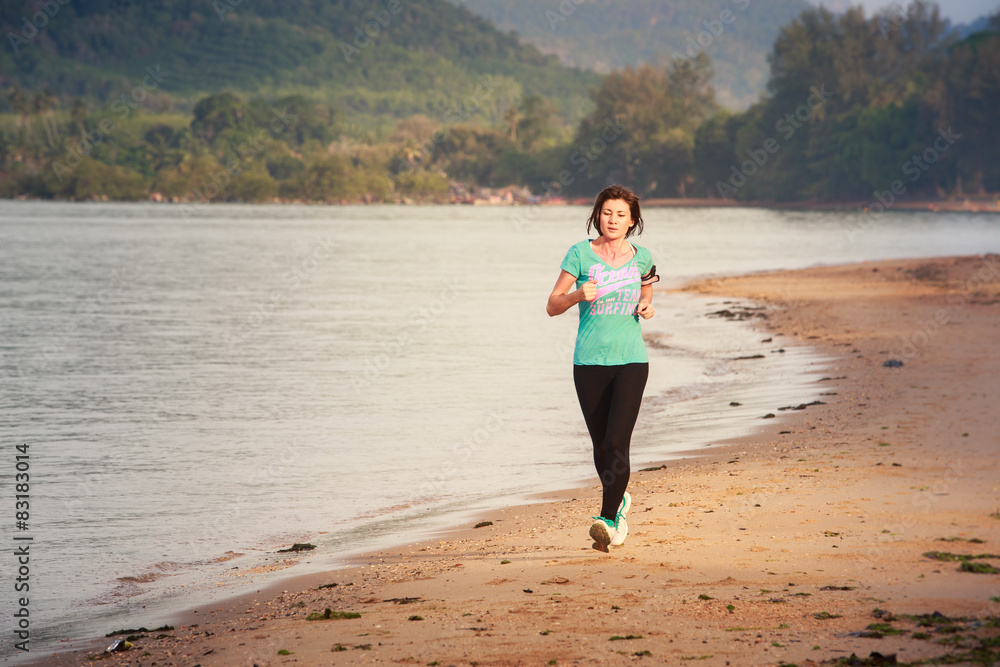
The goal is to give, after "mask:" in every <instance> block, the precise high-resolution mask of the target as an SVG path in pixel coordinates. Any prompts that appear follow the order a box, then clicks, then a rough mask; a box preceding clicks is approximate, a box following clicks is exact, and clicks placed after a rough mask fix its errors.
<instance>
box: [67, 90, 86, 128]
mask: <svg viewBox="0 0 1000 667" xmlns="http://www.w3.org/2000/svg"><path fill="white" fill-rule="evenodd" d="M69 117H70V118H72V119H73V122H74V123H75V124H76V129H77V130H78V131H79V132H80V134H83V132H84V127H83V121H84V120H86V118H87V105H86V104H85V103H84V101H83V100H81V99H80V98H79V97H77V98H74V99H73V106H72V107H70V110H69Z"/></svg>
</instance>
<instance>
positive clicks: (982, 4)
mask: <svg viewBox="0 0 1000 667" xmlns="http://www.w3.org/2000/svg"><path fill="white" fill-rule="evenodd" d="M913 1H914V0H895V2H893V0H851V1H850V2H848V1H847V0H814V2H815V3H816V4H818V5H824V6H826V7H829V8H830V9H833V10H841V9H844V8H846V7H847V6H848V5H863V6H864V8H865V15H866V16H871V15H872V13H873V12H875V11H876V10H879V9H882V8H883V7H891V6H893V5H899V6H900V7H903V8H905V7H907V6H908V5H910V4H911V3H912V2H913ZM938 6H939V7H940V8H941V15H942V16H944V17H945V18H947V19H951V22H952V23H968V22H969V21H973V20H975V19H977V18H979V17H980V16H982V15H984V14H995V13H996V12H997V10H1000V0H941V1H940V2H938Z"/></svg>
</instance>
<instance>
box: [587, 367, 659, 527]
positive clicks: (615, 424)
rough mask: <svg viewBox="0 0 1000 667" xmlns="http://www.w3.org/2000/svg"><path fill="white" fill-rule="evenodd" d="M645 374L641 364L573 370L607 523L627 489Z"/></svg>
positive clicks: (616, 510) (645, 370)
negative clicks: (632, 444)
mask: <svg viewBox="0 0 1000 667" xmlns="http://www.w3.org/2000/svg"><path fill="white" fill-rule="evenodd" d="M648 374H649V364H645V363H642V364H626V365H624V366H573V381H574V384H575V385H576V394H577V398H579V400H580V409H581V410H582V411H583V418H584V420H585V421H586V422H587V430H588V431H589V432H590V439H591V442H592V443H593V446H594V466H595V468H596V469H597V474H598V476H599V477H600V479H601V485H602V487H603V489H604V493H603V499H602V504H601V516H603V517H604V518H606V519H610V520H611V521H614V520H615V517H616V516H617V514H618V506H619V505H620V504H621V501H622V496H623V495H624V494H625V489H626V488H628V480H629V475H630V473H631V466H630V465H629V445H630V444H631V441H632V429H633V428H634V427H635V420H636V418H637V417H638V415H639V406H640V405H641V403H642V391H643V389H644V388H645V387H646V378H647V376H648Z"/></svg>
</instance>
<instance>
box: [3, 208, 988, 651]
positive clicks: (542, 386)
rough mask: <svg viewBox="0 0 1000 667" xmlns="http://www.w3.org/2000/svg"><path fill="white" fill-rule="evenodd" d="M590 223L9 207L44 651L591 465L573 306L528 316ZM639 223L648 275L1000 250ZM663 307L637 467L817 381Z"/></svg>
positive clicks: (6, 370) (489, 213)
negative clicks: (268, 569)
mask: <svg viewBox="0 0 1000 667" xmlns="http://www.w3.org/2000/svg"><path fill="white" fill-rule="evenodd" d="M586 215H587V211H586V210H584V209H582V208H573V207H565V208H563V207H559V208H556V207H553V208H547V207H546V208H537V207H536V208H478V207H476V208H473V207H396V206H372V207H350V206H349V207H307V206H280V207H278V206H210V207H203V208H201V209H200V210H199V211H197V212H195V214H194V215H193V216H191V217H186V216H185V214H184V209H182V208H180V207H177V206H169V205H150V204H69V203H41V202H0V276H2V281H0V345H2V347H3V356H2V359H0V377H2V378H3V383H2V388H0V406H2V411H0V429H2V432H3V434H4V436H5V437H4V443H5V444H4V446H5V450H6V452H7V458H8V461H9V464H8V465H7V466H5V467H4V468H3V469H0V479H2V482H3V487H2V488H3V489H4V502H5V504H6V506H8V507H11V508H12V507H13V492H12V484H13V474H14V458H13V457H14V455H15V453H16V452H15V451H14V447H15V445H17V444H21V443H27V444H28V445H29V452H30V456H31V458H30V465H31V492H30V495H31V509H30V517H31V518H30V522H29V530H28V531H21V532H18V531H16V529H15V527H14V524H13V522H12V521H5V522H3V523H2V525H3V539H4V540H6V541H7V543H8V545H9V544H13V541H12V540H13V537H14V536H15V533H17V534H20V535H24V534H29V535H31V536H32V537H34V542H33V543H32V561H31V573H32V575H31V576H32V579H31V596H32V597H31V605H32V607H31V609H32V612H31V613H32V631H33V633H35V634H33V641H37V642H38V643H33V645H32V652H33V653H34V654H36V655H37V653H36V652H37V651H40V650H42V648H43V646H51V645H53V644H52V642H53V641H54V640H58V639H62V638H75V637H83V636H91V635H93V634H95V633H96V632H101V633H103V632H107V631H108V630H110V629H113V628H117V627H122V626H129V627H136V626H138V625H147V626H149V627H153V626H152V625H150V624H156V625H158V624H160V623H161V622H162V619H163V617H164V615H165V614H166V613H167V612H168V611H169V610H172V609H177V608H178V607H182V606H189V605H191V604H193V603H194V602H198V601H201V600H204V599H206V598H208V597H211V596H221V595H225V594H228V593H231V592H234V591H235V590H237V589H238V587H239V586H240V585H243V584H246V583H247V582H248V581H249V578H248V577H246V576H239V575H240V574H241V573H245V572H247V571H249V568H251V567H253V566H256V565H261V564H270V565H272V566H273V565H274V563H275V562H276V560H277V558H276V557H275V556H274V555H273V554H274V550H275V549H276V548H277V547H279V546H287V545H288V544H290V543H292V542H296V541H311V542H313V543H315V544H317V545H318V547H319V548H318V549H317V551H316V552H314V554H312V555H310V556H309V557H308V559H307V561H308V562H307V563H304V564H302V565H300V566H298V567H296V568H292V569H291V570H284V571H283V572H282V573H278V574H272V575H269V576H271V577H274V576H279V575H280V574H289V573H300V572H303V571H306V570H308V569H310V568H311V569H319V568H326V567H332V566H336V565H337V564H338V563H340V562H341V559H342V558H343V557H344V556H345V555H347V554H350V553H355V552H357V551H359V550H364V549H370V548H373V547H376V546H382V545H387V544H391V543H398V542H401V541H404V540H411V539H414V538H416V537H417V536H418V535H419V534H421V533H424V532H426V531H430V530H434V529H439V528H442V527H444V526H446V525H449V524H452V523H454V522H455V521H456V519H457V517H459V515H460V514H461V513H463V512H469V511H474V510H477V509H480V510H481V509H483V508H489V507H495V506H498V505H503V504H509V503H510V502H513V501H514V499H516V498H520V497H522V496H524V495H526V494H530V493H535V492H540V491H547V490H554V489H558V488H565V487H568V486H571V485H573V484H576V483H579V482H580V481H585V482H587V483H591V482H593V481H594V480H591V479H590V477H592V471H591V463H590V454H589V441H588V439H587V436H586V432H585V429H584V425H583V420H582V418H581V417H580V415H579V408H578V406H577V405H576V398H575V394H574V392H573V388H572V377H571V360H572V343H573V337H574V333H575V317H574V316H573V314H572V313H570V314H567V315H566V316H563V317H559V318H548V317H547V316H546V315H545V313H544V303H545V299H546V297H547V295H548V292H549V290H550V289H551V286H552V284H553V283H554V281H555V278H556V276H557V274H558V266H559V262H560V261H561V259H562V257H563V255H564V253H565V251H566V249H567V248H568V247H569V246H570V245H571V244H572V243H573V242H575V241H577V240H579V239H580V238H583V236H584V221H585V219H586ZM645 218H646V233H645V234H643V236H642V237H641V238H639V239H636V241H637V243H639V244H640V245H646V246H647V247H648V248H650V250H651V251H652V252H653V254H654V257H655V259H656V264H657V267H658V270H659V272H660V274H661V275H663V276H664V282H663V283H661V286H662V285H668V286H669V285H677V284H680V283H682V282H683V281H685V280H688V279H691V278H693V277H700V276H705V275H712V274H733V273H745V272H749V271H757V270H765V269H776V268H797V267H805V266H812V265H816V264H834V263H843V262H853V261H863V260H874V259H885V258H901V257H916V256H933V255H953V254H973V253H983V252H996V251H998V250H1000V216H992V215H967V214H929V213H928V214H924V213H893V214H886V215H884V216H882V217H881V218H880V219H879V220H878V221H877V222H875V223H874V224H871V225H868V224H867V223H865V225H859V224H858V223H857V220H856V219H855V217H854V216H852V215H850V214H847V213H835V212H823V213H807V212H781V211H767V210H761V209H651V210H648V211H646V212H645ZM656 307H657V316H656V317H655V318H653V319H652V320H650V321H648V322H644V323H643V327H644V332H645V335H646V337H647V341H648V344H649V347H650V361H651V374H650V380H649V384H648V386H647V391H646V400H645V402H644V408H643V412H642V415H641V416H640V421H639V423H638V424H637V427H636V432H635V438H634V442H633V464H634V465H641V464H643V463H645V462H651V461H657V460H662V459H664V458H668V457H670V456H671V455H673V454H674V453H676V452H679V451H682V450H689V449H694V448H700V447H704V446H706V445H709V444H711V443H712V442H717V441H719V440H721V439H723V438H727V437H733V436H736V435H740V434H745V433H747V432H748V431H749V430H750V429H752V428H753V427H754V426H755V425H756V424H757V423H759V422H756V421H755V420H756V419H758V418H759V416H760V415H762V414H764V413H766V412H771V411H774V410H775V409H776V408H777V407H780V406H783V405H787V404H789V403H793V402H794V403H798V402H808V401H809V400H812V399H813V398H815V397H816V395H818V392H820V391H825V390H829V389H830V387H829V386H827V385H822V386H821V385H819V383H817V382H816V380H817V379H818V378H819V377H820V376H821V375H822V374H823V368H824V361H825V360H824V359H822V358H820V357H818V356H817V355H815V354H814V353H812V352H810V351H809V350H807V349H804V348H801V347H788V348H786V352H785V353H777V352H776V350H777V349H778V348H779V347H781V345H782V341H781V340H780V339H776V340H775V342H774V343H770V344H765V343H762V342H761V339H762V336H761V335H760V334H759V333H758V332H756V331H754V330H753V329H752V328H751V327H750V326H749V325H747V324H745V323H736V322H727V321H723V320H719V319H712V318H706V317H705V316H704V315H705V314H706V313H708V312H710V311H712V310H718V309H719V308H721V305H720V302H719V300H707V299H703V298H698V297H694V296H687V295H670V296H665V295H662V294H661V295H658V296H657V298H656ZM757 353H761V354H765V355H766V358H765V359H764V360H763V361H757V362H747V361H733V360H732V358H733V357H736V356H743V355H746V354H757ZM731 401H737V402H739V403H742V405H741V406H740V407H736V408H734V407H730V406H729V403H730V402H731ZM11 513H12V514H13V511H12V512H11ZM234 554H243V555H242V556H234ZM234 567H235V568H239V569H237V570H234V569H233V568H234ZM4 572H5V574H4V576H5V577H8V578H10V579H12V578H13V576H14V575H13V574H8V573H10V572H13V570H12V568H10V567H8V566H5V568H4ZM266 578H267V577H266V576H264V575H258V576H257V577H256V578H254V582H256V583H257V584H259V583H260V582H261V581H264V580H266ZM7 585H8V584H6V583H5V584H4V586H7ZM8 590H9V589H8ZM3 603H4V604H5V605H7V606H6V607H5V608H4V611H5V612H9V611H12V610H13V606H12V605H13V600H12V599H10V596H9V595H5V596H4V597H3ZM109 626H113V627H109ZM4 646H5V648H4V650H5V651H7V650H8V649H9V645H7V644H6V643H5V645H4Z"/></svg>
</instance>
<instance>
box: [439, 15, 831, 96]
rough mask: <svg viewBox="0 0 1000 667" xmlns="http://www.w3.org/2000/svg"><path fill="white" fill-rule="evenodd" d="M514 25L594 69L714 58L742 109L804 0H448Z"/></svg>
mask: <svg viewBox="0 0 1000 667" xmlns="http://www.w3.org/2000/svg"><path fill="white" fill-rule="evenodd" d="M451 1H452V2H454V3H455V4H456V5H460V6H462V7H468V8H469V9H470V10H471V11H473V12H475V13H476V14H479V15H480V16H484V17H486V18H488V19H490V20H492V21H494V22H495V23H496V24H497V25H498V26H499V27H500V28H501V29H504V30H514V31H516V32H517V33H518V34H519V35H522V36H523V37H524V39H525V40H526V41H527V42H529V43H531V44H534V45H535V46H537V47H538V48H539V49H541V50H542V51H543V52H544V53H553V54H556V55H558V56H559V58H560V59H561V60H562V61H563V62H564V63H567V64H570V65H577V66H579V67H585V68H588V69H592V70H595V71H598V72H604V73H607V72H610V71H612V70H620V69H623V68H625V67H626V66H630V65H631V66H634V67H635V66H641V65H643V64H647V65H653V66H658V67H663V66H666V65H669V63H670V60H671V59H672V58H673V57H674V56H675V54H680V55H682V56H684V57H693V56H696V55H698V53H699V52H701V51H704V52H705V53H706V54H707V55H709V56H710V57H711V58H712V63H713V69H714V70H715V77H714V79H713V81H712V83H713V85H714V86H715V88H716V90H717V92H718V96H719V101H720V103H721V104H722V105H723V106H726V107H728V108H730V109H746V108H747V107H749V106H750V105H751V104H753V103H754V102H756V101H757V99H758V98H759V97H760V93H761V92H762V91H763V90H764V86H765V84H766V83H767V73H768V65H767V54H768V52H769V51H770V49H771V45H772V44H773V43H774V40H775V38H776V37H777V36H778V30H779V29H780V28H781V26H783V25H785V24H787V23H789V22H791V21H792V20H793V19H794V18H796V17H797V16H799V15H800V14H801V13H802V12H803V11H805V10H807V9H809V8H810V7H812V4H811V3H809V2H808V1H807V0H768V1H767V2H758V1H756V0H671V1H670V2H663V1H662V0H588V1H587V2H580V1H578V0H577V1H573V0H567V2H559V1H557V0H548V1H547V2H546V1H539V0H451Z"/></svg>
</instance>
